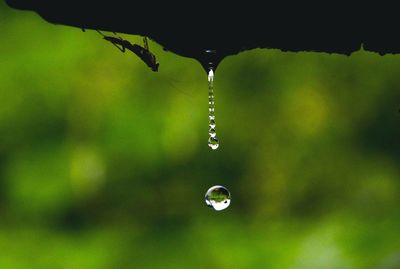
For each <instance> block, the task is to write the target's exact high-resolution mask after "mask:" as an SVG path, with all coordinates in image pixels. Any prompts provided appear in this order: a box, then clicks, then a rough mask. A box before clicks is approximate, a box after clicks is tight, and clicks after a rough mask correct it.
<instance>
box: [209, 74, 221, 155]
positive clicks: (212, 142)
mask: <svg viewBox="0 0 400 269" xmlns="http://www.w3.org/2000/svg"><path fill="white" fill-rule="evenodd" d="M213 82H214V70H213V69H212V68H210V70H209V72H208V119H209V122H208V125H209V126H210V129H209V131H208V134H209V139H208V146H209V147H210V148H211V149H212V150H215V149H217V148H218V147H219V142H218V139H217V132H216V130H215V126H216V124H215V101H214V85H213Z"/></svg>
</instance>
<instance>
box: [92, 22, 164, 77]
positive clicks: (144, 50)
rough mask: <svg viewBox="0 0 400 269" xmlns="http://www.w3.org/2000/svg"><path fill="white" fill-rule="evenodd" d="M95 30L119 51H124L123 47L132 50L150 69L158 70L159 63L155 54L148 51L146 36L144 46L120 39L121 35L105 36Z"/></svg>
mask: <svg viewBox="0 0 400 269" xmlns="http://www.w3.org/2000/svg"><path fill="white" fill-rule="evenodd" d="M97 32H98V33H100V34H101V35H102V36H103V38H104V39H105V40H107V41H109V42H111V43H112V44H113V45H114V46H116V47H117V48H118V49H119V50H120V51H122V52H125V49H128V50H130V51H132V52H133V53H135V54H136V55H137V56H138V57H139V58H140V59H142V61H143V62H144V63H145V64H146V65H147V66H148V67H150V69H151V70H153V71H154V72H157V71H158V66H159V65H160V64H159V63H157V59H156V56H155V55H154V54H153V53H151V52H150V50H149V45H148V43H147V38H146V37H144V38H143V44H144V47H142V46H139V45H137V44H132V43H130V42H129V41H128V40H125V39H122V38H121V37H113V36H107V35H105V34H103V33H102V32H100V31H98V30H97ZM114 34H115V33H114Z"/></svg>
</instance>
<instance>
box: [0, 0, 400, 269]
mask: <svg viewBox="0 0 400 269" xmlns="http://www.w3.org/2000/svg"><path fill="white" fill-rule="evenodd" d="M123 36H124V37H125V38H127V39H129V40H130V41H131V42H135V43H140V42H141V38H140V37H138V36H126V35H123ZM0 39H1V44H0V101H1V105H0V268H1V269H8V268H13V269H19V268H31V269H36V268H38V269H39V268H40V269H42V268H49V269H50V268H51V269H53V268H65V269H70V268H80V269H81V268H82V269H83V268H85V269H86V268H88V269H89V268H93V269H94V268H96V269H102V268H107V269H108V268H110V269H111V268H165V269H168V268H229V269H232V268H290V269H302V268H304V269H305V268H379V269H391V268H400V212H399V202H400V189H399V187H400V182H399V179H400V167H399V161H400V142H399V139H400V113H399V112H398V110H399V108H400V76H399V73H400V56H399V55H387V56H383V57H382V56H379V55H377V54H373V53H368V52H364V51H359V52H356V53H354V54H353V55H351V57H346V56H342V55H329V54H324V53H320V54H319V53H283V52H280V51H278V50H252V51H249V52H244V53H240V54H239V55H236V56H231V57H228V58H226V59H225V60H224V61H223V62H222V63H221V64H220V66H219V68H218V70H217V72H216V76H215V96H216V121H217V131H218V137H219V139H220V142H221V146H220V148H219V149H218V150H216V151H211V150H210V149H209V148H208V147H207V138H208V134H207V131H208V117H207V107H208V103H207V102H208V97H207V79H206V74H205V72H204V71H203V69H202V67H201V66H200V64H199V63H197V62H196V61H195V60H193V59H189V58H183V57H180V56H177V55H174V54H172V53H170V52H165V51H163V50H162V48H161V47H160V46H159V45H158V44H156V43H154V42H150V49H151V50H152V51H153V52H154V53H155V55H157V58H158V60H159V62H160V70H159V72H158V73H153V72H151V71H150V69H149V68H148V67H147V66H146V65H145V64H144V63H143V62H141V61H140V59H139V58H137V57H136V56H135V55H133V54H129V53H126V54H122V53H121V52H120V51H118V50H117V49H116V48H115V47H113V46H112V45H111V44H109V43H107V42H106V41H103V40H102V38H101V36H100V35H98V34H97V33H96V32H95V31H87V32H85V33H84V32H82V31H81V30H80V29H78V28H72V27H66V26H61V25H58V26H56V25H52V24H49V23H47V22H45V21H44V20H43V19H41V18H40V17H39V16H38V15H37V14H35V13H33V12H23V11H17V10H13V9H11V8H9V7H8V6H6V5H5V3H4V2H3V1H1V2H0ZM216 184H222V185H224V186H226V187H227V188H228V189H229V190H230V191H231V194H232V198H233V199H232V203H231V206H230V207H229V208H228V209H226V210H224V211H221V212H216V211H214V210H212V209H210V208H208V207H206V205H205V202H204V194H205V191H206V190H207V189H208V188H209V187H211V186H212V185H216Z"/></svg>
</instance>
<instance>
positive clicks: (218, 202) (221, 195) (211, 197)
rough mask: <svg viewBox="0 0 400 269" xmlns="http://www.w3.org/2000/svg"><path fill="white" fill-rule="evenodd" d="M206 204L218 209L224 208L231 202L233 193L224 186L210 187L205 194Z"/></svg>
mask: <svg viewBox="0 0 400 269" xmlns="http://www.w3.org/2000/svg"><path fill="white" fill-rule="evenodd" d="M205 200H206V204H207V206H209V207H212V208H214V209H215V210H217V211H220V210H224V209H225V208H227V207H228V206H229V205H230V203H231V194H230V192H229V191H228V189H227V188H225V187H224V186H219V185H217V186H213V187H211V188H209V189H208V190H207V192H206V196H205Z"/></svg>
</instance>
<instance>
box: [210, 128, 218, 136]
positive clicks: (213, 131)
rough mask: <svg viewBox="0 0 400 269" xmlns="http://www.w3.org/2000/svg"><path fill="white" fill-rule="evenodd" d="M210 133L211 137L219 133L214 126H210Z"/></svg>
mask: <svg viewBox="0 0 400 269" xmlns="http://www.w3.org/2000/svg"><path fill="white" fill-rule="evenodd" d="M208 134H209V135H210V137H215V136H216V135H217V132H216V131H215V129H214V128H210V130H208Z"/></svg>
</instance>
